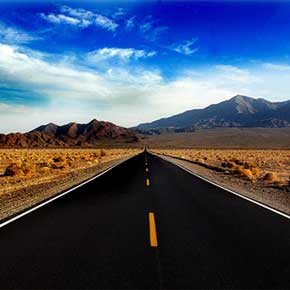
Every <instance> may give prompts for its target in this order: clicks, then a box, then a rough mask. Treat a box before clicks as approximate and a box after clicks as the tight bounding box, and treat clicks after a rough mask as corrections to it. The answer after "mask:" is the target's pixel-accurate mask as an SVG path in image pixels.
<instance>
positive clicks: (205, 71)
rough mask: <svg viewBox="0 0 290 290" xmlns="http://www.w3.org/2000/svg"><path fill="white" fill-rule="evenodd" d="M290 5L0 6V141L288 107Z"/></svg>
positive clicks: (13, 3) (120, 3)
mask: <svg viewBox="0 0 290 290" xmlns="http://www.w3.org/2000/svg"><path fill="white" fill-rule="evenodd" d="M289 35H290V2H287V1H283V2H278V1H275V2H261V1H257V2H253V1H243V2H241V1H226V2H223V1H208V2H205V1H203V2H196V1H184V2H181V1H112V2H110V1H79V2H78V1H29V2H28V1H0V124H1V127H0V132H10V131H27V130H30V129H32V128H34V127H36V126H38V125H40V124H44V123H48V122H55V123H58V124H63V123H66V122H70V121H77V122H88V121H89V120H90V119H92V118H97V119H100V120H108V121H112V122H114V123H116V124H119V125H123V126H134V125H136V124H138V123H141V122H146V121H151V120H154V119H156V118H160V117H166V116H169V115H172V114H175V113H179V112H182V111H184V110H188V109H192V108H201V107H204V106H207V105H209V104H212V103H217V102H220V101H222V100H225V99H228V98H230V97H232V96H234V95H236V94H245V95H248V96H252V97H255V98H259V97H263V98H265V99H268V100H271V101H283V100H287V99H290V59H289V57H290V37H289Z"/></svg>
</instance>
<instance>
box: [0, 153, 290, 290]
mask: <svg viewBox="0 0 290 290" xmlns="http://www.w3.org/2000/svg"><path fill="white" fill-rule="evenodd" d="M145 163H147V164H145ZM146 168H147V169H146ZM149 216H150V222H149ZM0 288H2V289H11V288H12V289H13V288H14V289H15V288H17V289H27V288H29V289H39V288H41V289H48V288H49V289H55V288H57V289H59V288H61V289H68V288H70V289H80V288H81V289H92V288H93V289H96V288H102V289H114V288H117V289H122V288H125V289H130V288H131V289H170V288H172V289H174V288H175V289H182V288H187V289H188V288H193V289H200V288H202V289H208V288H211V289H213V288H239V289H241V288H247V289H249V288H255V289H258V288H271V289H273V288H276V289H282V288H284V289H285V288H287V289H289V288H290V220H289V219H287V218H285V217H282V216H279V215H277V214H275V213H273V212H271V211H269V210H267V209H265V208H262V207H260V206H258V205H255V204H253V203H251V202H249V201H246V200H244V199H242V198H240V197H237V196H235V195H233V194H231V193H229V192H226V191H224V190H223V189H221V188H218V187H215V186H214V185H212V184H209V183H207V182H205V181H203V180H201V179H199V178H197V177H194V176H193V175H191V174H189V173H187V172H186V171H184V170H182V169H180V168H178V167H177V166H175V165H173V164H171V163H168V162H166V161H164V160H162V159H160V158H158V157H156V156H153V155H151V154H149V153H142V154H140V155H138V156H136V157H134V158H132V159H130V160H129V161H127V162H125V163H122V164H121V165H119V166H117V167H116V168H114V169H112V170H111V171H109V172H108V173H106V174H104V175H103V176H101V177H100V178H97V179H95V180H94V181H92V182H90V183H87V184H86V185H84V186H82V187H80V188H78V189H76V190H74V191H72V192H70V193H69V194H67V195H65V196H63V197H61V198H59V199H58V200H55V201H53V202H51V203H50V204H47V205H45V206H44V207H42V208H40V209H38V210H36V211H34V212H32V213H30V214H28V215H26V216H24V217H22V218H20V219H18V220H16V221H14V222H12V223H10V224H8V225H7V226H5V227H3V228H1V229H0Z"/></svg>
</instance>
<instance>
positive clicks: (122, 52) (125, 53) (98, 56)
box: [87, 47, 156, 62]
mask: <svg viewBox="0 0 290 290" xmlns="http://www.w3.org/2000/svg"><path fill="white" fill-rule="evenodd" d="M154 55H156V52H155V51H149V52H147V51H145V50H143V49H134V48H116V47H104V48H100V49H97V50H95V51H92V52H90V53H88V56H87V58H88V60H89V61H90V62H99V61H103V60H107V59H111V58H118V59H120V60H122V61H128V60H129V59H135V60H136V59H139V58H147V57H153V56H154Z"/></svg>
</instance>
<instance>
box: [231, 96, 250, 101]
mask: <svg viewBox="0 0 290 290" xmlns="http://www.w3.org/2000/svg"><path fill="white" fill-rule="evenodd" d="M245 99H252V98H250V97H247V96H244V95H235V96H234V97H233V98H232V100H245Z"/></svg>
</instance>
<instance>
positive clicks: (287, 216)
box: [151, 152, 290, 219]
mask: <svg viewBox="0 0 290 290" xmlns="http://www.w3.org/2000/svg"><path fill="white" fill-rule="evenodd" d="M151 154H152V155H155V156H157V157H159V158H161V159H163V160H165V161H167V162H169V163H171V164H174V165H175V166H178V167H179V168H181V169H183V170H185V171H187V172H188V173H190V174H191V175H194V176H196V177H198V178H199V179H202V180H204V181H206V182H208V183H210V184H212V185H214V186H216V187H219V188H221V189H223V190H225V191H227V192H229V193H232V194H234V195H236V196H238V197H240V198H243V199H245V200H247V201H249V202H251V203H254V204H256V205H258V206H260V207H263V208H265V209H267V210H269V211H271V212H274V213H276V214H278V215H280V216H283V217H285V218H287V219H290V216H289V215H287V214H286V213H284V212H281V211H279V210H277V209H275V208H273V207H271V206H268V205H266V204H264V203H261V202H259V201H256V200H254V199H251V198H249V197H247V196H244V195H242V194H240V193H238V192H236V191H233V190H231V189H228V188H226V187H223V186H222V185H219V184H217V183H215V182H214V181H211V180H209V179H207V178H205V177H203V176H201V175H199V174H197V173H194V172H192V171H191V170H189V169H187V168H186V167H184V166H182V165H180V164H178V163H175V162H174V161H171V160H168V159H166V158H165V157H171V156H167V155H165V156H160V155H158V154H156V153H153V152H152V153H151ZM171 158H174V157H171ZM181 160H182V159H181ZM184 161H187V160H184Z"/></svg>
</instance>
